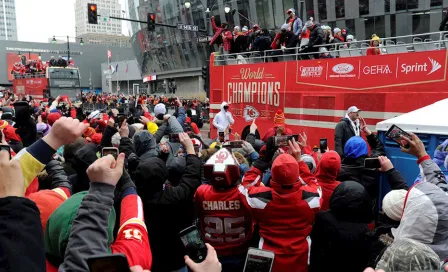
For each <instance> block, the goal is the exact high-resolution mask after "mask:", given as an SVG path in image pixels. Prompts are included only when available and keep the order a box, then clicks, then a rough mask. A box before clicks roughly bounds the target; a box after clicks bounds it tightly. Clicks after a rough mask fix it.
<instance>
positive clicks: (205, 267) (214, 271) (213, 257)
mask: <svg viewBox="0 0 448 272" xmlns="http://www.w3.org/2000/svg"><path fill="white" fill-rule="evenodd" d="M205 245H206V246H207V257H206V258H205V260H204V261H203V262H202V263H195V262H194V261H193V260H192V259H190V257H188V256H185V257H184V258H185V264H186V265H187V266H188V267H189V268H190V269H191V270H192V271H193V272H220V271H221V270H222V265H221V263H220V262H219V260H218V255H217V254H216V250H215V249H214V248H213V247H212V246H211V245H210V244H205Z"/></svg>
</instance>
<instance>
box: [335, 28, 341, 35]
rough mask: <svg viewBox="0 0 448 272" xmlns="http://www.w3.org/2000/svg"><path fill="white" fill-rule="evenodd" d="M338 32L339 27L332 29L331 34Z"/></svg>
mask: <svg viewBox="0 0 448 272" xmlns="http://www.w3.org/2000/svg"><path fill="white" fill-rule="evenodd" d="M338 32H341V29H340V28H339V27H336V28H335V29H333V33H334V34H336V33H338Z"/></svg>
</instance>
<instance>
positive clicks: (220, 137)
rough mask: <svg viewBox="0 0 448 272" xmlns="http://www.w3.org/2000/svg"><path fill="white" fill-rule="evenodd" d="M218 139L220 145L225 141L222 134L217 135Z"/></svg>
mask: <svg viewBox="0 0 448 272" xmlns="http://www.w3.org/2000/svg"><path fill="white" fill-rule="evenodd" d="M218 137H219V142H220V143H224V142H225V139H224V132H219V133H218Z"/></svg>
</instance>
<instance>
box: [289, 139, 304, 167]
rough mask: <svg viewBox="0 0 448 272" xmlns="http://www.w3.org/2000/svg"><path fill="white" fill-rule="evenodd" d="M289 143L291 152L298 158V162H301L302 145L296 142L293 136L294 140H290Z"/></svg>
mask: <svg viewBox="0 0 448 272" xmlns="http://www.w3.org/2000/svg"><path fill="white" fill-rule="evenodd" d="M288 143H289V154H291V156H293V157H294V159H296V161H297V162H300V157H301V153H302V149H300V145H299V144H298V143H297V142H296V139H294V138H292V141H291V140H290V141H288Z"/></svg>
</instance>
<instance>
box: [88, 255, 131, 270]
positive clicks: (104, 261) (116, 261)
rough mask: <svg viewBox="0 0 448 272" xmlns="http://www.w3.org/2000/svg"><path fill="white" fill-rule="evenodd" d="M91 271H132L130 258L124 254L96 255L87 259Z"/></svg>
mask: <svg viewBox="0 0 448 272" xmlns="http://www.w3.org/2000/svg"><path fill="white" fill-rule="evenodd" d="M87 264H88V265H89V269H90V272H103V271H108V272H123V271H130V269H129V264H128V260H127V259H126V256H124V255H123V254H109V255H103V256H94V257H91V258H88V259H87Z"/></svg>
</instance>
